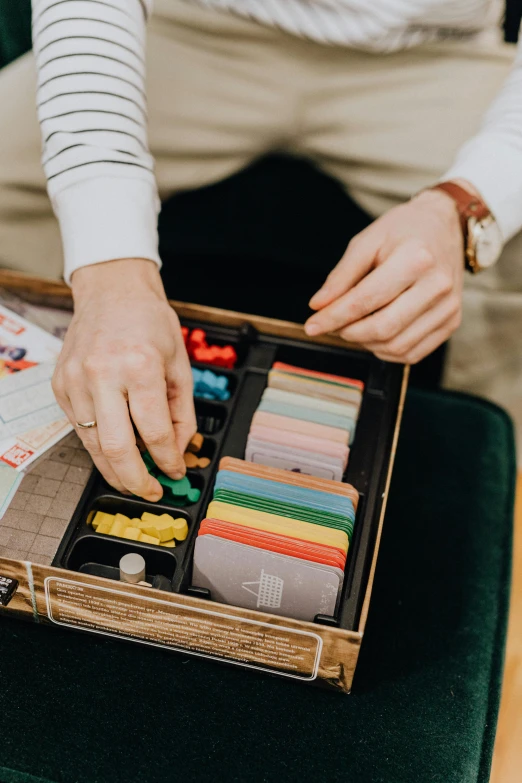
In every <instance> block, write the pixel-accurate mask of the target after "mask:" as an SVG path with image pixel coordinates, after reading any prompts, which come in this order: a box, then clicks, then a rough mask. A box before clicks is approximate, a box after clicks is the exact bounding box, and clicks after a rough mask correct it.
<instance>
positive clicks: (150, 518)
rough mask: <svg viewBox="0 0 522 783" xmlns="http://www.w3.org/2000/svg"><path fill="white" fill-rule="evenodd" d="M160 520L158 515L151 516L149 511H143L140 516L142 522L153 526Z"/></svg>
mask: <svg viewBox="0 0 522 783" xmlns="http://www.w3.org/2000/svg"><path fill="white" fill-rule="evenodd" d="M159 518H160V515H159V514H151V513H150V511H144V512H143V514H142V515H141V519H142V522H149V523H151V524H154V523H155V522H157V521H158V519H159Z"/></svg>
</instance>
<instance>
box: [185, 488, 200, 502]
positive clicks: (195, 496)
mask: <svg viewBox="0 0 522 783" xmlns="http://www.w3.org/2000/svg"><path fill="white" fill-rule="evenodd" d="M200 497H201V490H199V489H196V488H195V487H192V489H191V490H190V491H189V493H188V495H187V501H188V502H189V503H197V502H198V500H199V499H200Z"/></svg>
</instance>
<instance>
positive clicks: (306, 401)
mask: <svg viewBox="0 0 522 783" xmlns="http://www.w3.org/2000/svg"><path fill="white" fill-rule="evenodd" d="M262 399H263V400H269V401H270V402H282V403H286V404H287V405H297V406H300V407H305V408H315V410H318V411H325V412H327V413H333V414H334V415H336V416H347V417H348V418H350V419H353V420H354V421H355V420H356V419H357V415H358V412H359V406H358V405H355V404H353V403H341V402H332V401H331V400H321V399H319V397H309V396H308V395H306V394H296V393H295V392H287V391H283V389H272V388H270V387H269V386H267V388H266V389H265V390H264V392H263V396H262Z"/></svg>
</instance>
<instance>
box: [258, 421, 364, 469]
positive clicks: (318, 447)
mask: <svg viewBox="0 0 522 783" xmlns="http://www.w3.org/2000/svg"><path fill="white" fill-rule="evenodd" d="M250 437H252V438H253V439H255V440H256V441H260V442H261V441H267V442H268V443H270V444H272V445H276V444H278V445H281V446H288V447H289V448H293V447H295V448H296V449H302V450H303V451H310V452H317V453H318V454H321V455H331V456H332V457H339V459H341V460H342V462H343V467H344V468H345V469H346V465H347V464H348V456H349V453H350V449H349V448H348V446H345V445H344V444H343V443H335V442H334V441H331V440H325V439H324V438H315V437H313V436H312V435H305V434H303V433H301V432H289V431H288V430H286V431H281V430H278V429H275V428H274V427H263V426H259V425H256V426H252V427H250Z"/></svg>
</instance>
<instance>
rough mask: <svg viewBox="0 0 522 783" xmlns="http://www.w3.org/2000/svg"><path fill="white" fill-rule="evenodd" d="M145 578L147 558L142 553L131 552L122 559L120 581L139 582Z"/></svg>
mask: <svg viewBox="0 0 522 783" xmlns="http://www.w3.org/2000/svg"><path fill="white" fill-rule="evenodd" d="M144 580H145V560H144V559H143V558H142V556H141V555H138V554H136V553H135V552H131V553H130V554H128V555H124V556H123V557H122V559H121V560H120V581H121V582H130V584H134V585H136V584H138V582H143V581H144Z"/></svg>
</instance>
